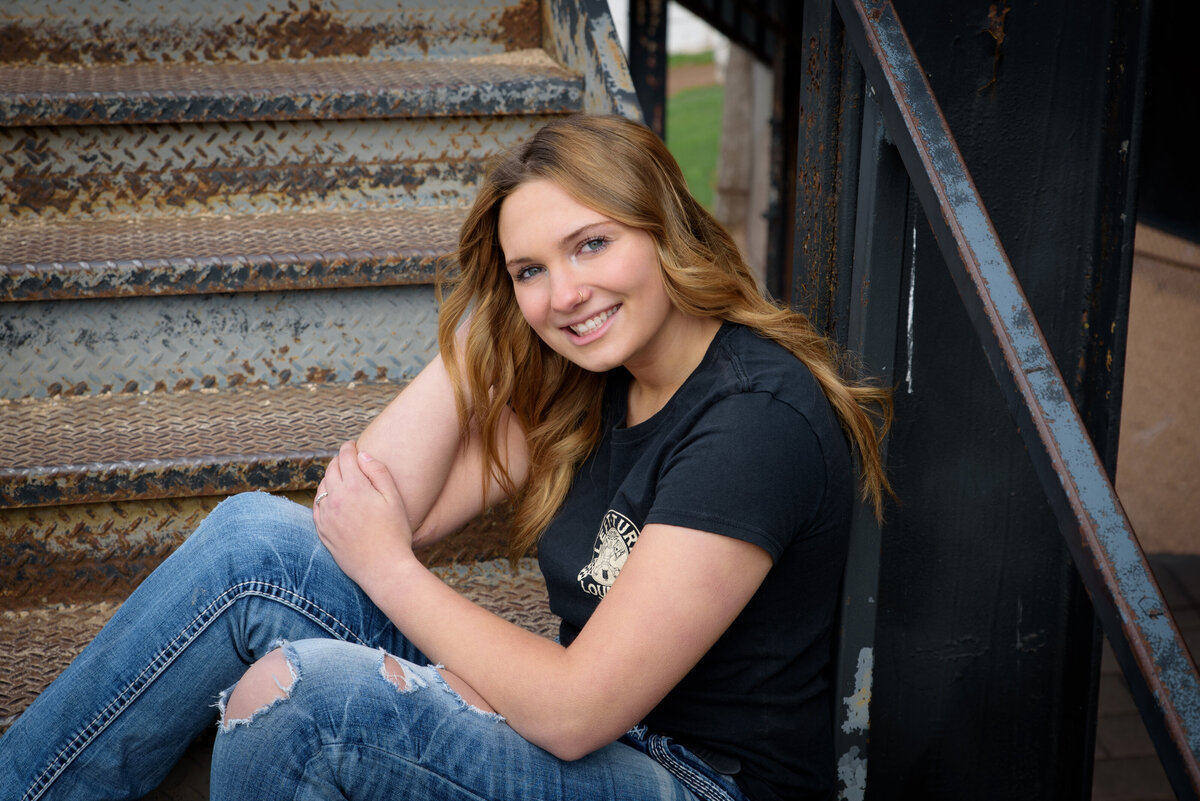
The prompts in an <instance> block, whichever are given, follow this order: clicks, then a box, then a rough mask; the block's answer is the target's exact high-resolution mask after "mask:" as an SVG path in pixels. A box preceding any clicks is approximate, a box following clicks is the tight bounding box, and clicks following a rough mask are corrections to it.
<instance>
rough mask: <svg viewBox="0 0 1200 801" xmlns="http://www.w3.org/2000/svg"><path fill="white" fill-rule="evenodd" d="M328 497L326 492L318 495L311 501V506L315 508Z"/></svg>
mask: <svg viewBox="0 0 1200 801" xmlns="http://www.w3.org/2000/svg"><path fill="white" fill-rule="evenodd" d="M328 497H329V493H328V492H322V493H320V494H319V495H317V497H316V498H314V499H313V506H316V505H317V504H319V503H320V502H321V501H323V500H325V499H326V498H328Z"/></svg>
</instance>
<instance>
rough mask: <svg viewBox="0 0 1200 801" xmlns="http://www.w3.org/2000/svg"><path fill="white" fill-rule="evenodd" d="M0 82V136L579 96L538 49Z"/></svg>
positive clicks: (47, 68)
mask: <svg viewBox="0 0 1200 801" xmlns="http://www.w3.org/2000/svg"><path fill="white" fill-rule="evenodd" d="M0 75H2V76H3V88H2V89H0V126H29V125H95V124H157V123H208V122H232V121H243V122H249V121H261V120H306V119H365V118H393V117H446V116H464V115H488V116H494V115H496V116H498V115H508V114H562V113H570V112H572V111H577V110H579V109H580V108H581V106H582V97H583V79H582V78H581V77H579V76H577V75H573V74H571V73H570V72H568V71H567V70H566V69H564V68H563V67H562V66H560V65H559V64H558V63H557V62H555V61H554V60H553V59H552V58H551V57H550V56H549V55H547V54H546V52H545V51H543V50H540V49H530V50H520V51H513V52H507V53H499V54H495V55H487V56H477V57H474V58H462V59H451V60H441V61H389V62H371V61H351V62H312V61H308V62H254V63H215V64H203V63H201V64H187V63H183V64H159V63H136V64H99V65H92V66H89V67H88V68H87V69H80V68H79V67H77V66H70V65H67V66H63V65H55V64H37V65H32V66H16V67H6V68H4V69H2V70H0Z"/></svg>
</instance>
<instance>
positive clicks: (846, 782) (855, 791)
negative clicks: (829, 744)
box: [837, 746, 867, 801]
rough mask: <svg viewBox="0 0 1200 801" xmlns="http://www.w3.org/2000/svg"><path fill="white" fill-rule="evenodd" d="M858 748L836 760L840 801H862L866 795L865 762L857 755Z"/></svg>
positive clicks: (852, 748)
mask: <svg viewBox="0 0 1200 801" xmlns="http://www.w3.org/2000/svg"><path fill="white" fill-rule="evenodd" d="M858 754H859V750H858V746H851V748H850V750H849V751H847V752H846V753H844V754H842V756H841V757H840V758H839V759H838V764H837V775H838V785H839V787H838V798H839V799H841V800H842V801H863V799H864V798H865V797H866V794H867V760H866V759H865V758H863V757H860V756H859V755H858Z"/></svg>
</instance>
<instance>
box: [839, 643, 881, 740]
mask: <svg viewBox="0 0 1200 801" xmlns="http://www.w3.org/2000/svg"><path fill="white" fill-rule="evenodd" d="M874 663H875V653H874V650H873V649H872V648H870V647H866V648H863V649H862V650H860V651H859V652H858V665H857V667H856V668H855V671H854V695H848V696H845V697H844V698H842V701H843V702H844V703H845V705H846V719H845V721H843V722H842V731H844V732H845V733H846V734H850V733H851V732H854V731H858V732H862V733H863V734H865V733H866V732H867V730H868V729H869V728H870V725H871V671H872V668H873V667H874Z"/></svg>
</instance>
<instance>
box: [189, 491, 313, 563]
mask: <svg viewBox="0 0 1200 801" xmlns="http://www.w3.org/2000/svg"><path fill="white" fill-rule="evenodd" d="M319 542H320V541H319V540H318V538H317V534H316V528H315V526H314V525H313V522H312V513H311V511H310V510H309V509H308V508H307V507H304V506H300V505H299V504H296V503H293V502H292V501H289V500H288V499H286V498H281V497H278V496H275V495H268V494H267V493H265V492H247V493H242V494H240V495H233V496H231V497H229V498H226V499H225V500H223V501H221V502H220V503H219V504H217V506H216V508H215V509H213V510H212V511H211V512H209V513H208V516H207V517H205V518H204V520H203V521H202V522H201V524H200V526H199V527H198V528H197V529H196V531H195V533H194V534H192V536H191V537H189V538H188V540H187V541H186V542H185V543H184V546H183V547H184V548H187V549H188V550H202V551H203V552H204V553H205V554H207V555H209V556H210V557H212V558H221V557H224V558H226V559H228V560H229V561H230V562H231V563H232V564H234V565H238V564H243V563H246V562H249V563H255V562H256V561H257V560H255V559H253V558H250V559H247V557H253V556H254V555H255V554H258V553H261V552H264V551H266V552H269V553H275V554H281V553H283V552H284V551H285V550H288V549H289V548H299V549H301V550H303V551H304V552H306V553H307V552H310V551H311V550H312V549H314V548H315V547H316V546H317V545H318V544H319Z"/></svg>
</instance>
